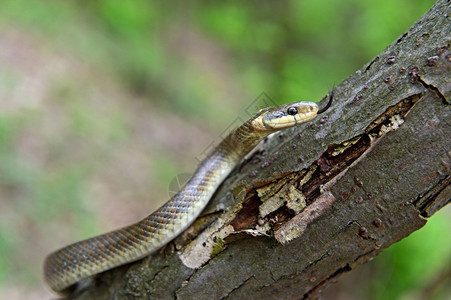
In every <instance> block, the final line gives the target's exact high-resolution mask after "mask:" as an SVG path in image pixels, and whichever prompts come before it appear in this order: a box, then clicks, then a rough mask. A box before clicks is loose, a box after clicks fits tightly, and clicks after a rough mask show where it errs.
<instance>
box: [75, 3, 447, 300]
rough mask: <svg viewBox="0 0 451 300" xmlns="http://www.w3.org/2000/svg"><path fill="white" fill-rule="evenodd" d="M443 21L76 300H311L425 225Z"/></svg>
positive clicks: (412, 38) (439, 13)
mask: <svg viewBox="0 0 451 300" xmlns="http://www.w3.org/2000/svg"><path fill="white" fill-rule="evenodd" d="M450 12H451V10H450V4H449V1H446V0H441V1H438V2H437V3H436V5H435V6H434V7H433V8H432V9H431V10H430V11H429V12H427V13H426V14H425V15H424V16H423V17H422V18H421V19H420V20H419V21H418V22H417V23H416V24H414V25H413V26H412V27H411V28H410V29H409V30H408V31H407V32H405V33H404V34H403V35H402V36H401V37H400V38H399V39H398V40H397V41H395V42H394V43H393V44H392V45H391V46H390V47H388V48H387V49H386V50H385V51H383V52H382V53H380V54H379V55H378V56H377V57H376V58H374V59H373V60H372V61H371V62H370V63H369V64H368V65H366V66H364V67H363V68H362V69H361V70H359V71H357V72H356V73H355V74H353V75H352V76H350V77H349V78H348V79H346V80H345V81H344V82H343V83H342V84H340V85H339V86H337V87H336V88H335V89H334V98H335V102H334V104H333V106H332V108H331V109H330V110H329V111H328V112H327V113H326V114H327V115H326V116H324V117H323V118H318V119H317V120H315V121H314V122H312V123H311V124H307V125H306V126H301V127H297V128H293V129H290V130H287V131H284V132H283V133H278V134H276V135H274V136H272V137H270V138H268V139H267V140H266V141H265V142H264V143H263V144H262V145H260V148H259V150H258V151H256V152H255V153H254V154H253V156H252V157H250V158H249V159H248V160H246V161H245V162H243V164H242V165H241V166H240V167H239V168H237V170H235V172H234V173H232V175H231V176H230V177H229V178H228V179H227V180H226V182H225V183H224V184H223V185H222V187H221V188H220V189H219V190H218V192H217V193H216V195H215V197H214V199H213V200H212V201H211V203H210V204H209V206H208V207H207V209H206V210H205V212H204V214H203V216H202V217H201V218H199V219H198V220H197V221H196V223H195V224H194V225H193V226H191V227H190V228H189V229H188V230H187V231H186V232H185V233H184V234H182V235H181V236H180V237H178V238H177V239H176V240H175V241H174V242H173V243H171V244H170V245H168V246H167V247H166V248H165V249H163V250H162V251H161V252H160V253H156V254H155V255H152V256H149V257H148V258H146V259H143V260H140V261H138V262H136V263H133V264H130V265H127V266H123V267H121V268H117V269H114V270H111V271H108V272H105V273H104V274H101V275H100V276H98V277H97V278H95V279H94V280H92V281H91V282H90V285H89V286H88V287H87V288H86V289H83V290H82V291H78V292H77V293H76V294H74V297H75V298H77V299H105V298H110V299H128V298H130V299H132V298H133V299H148V298H159V299H173V298H177V299H222V298H231V299H241V298H243V299H244V298H246V299H249V298H255V299H257V298H261V299H280V298H284V299H298V298H315V297H316V296H318V295H319V293H320V292H321V290H323V289H324V288H325V287H326V286H327V285H328V284H329V283H330V282H332V280H334V279H335V278H336V277H337V276H338V275H340V274H341V273H344V272H349V271H352V270H353V269H355V268H356V267H357V266H359V265H360V264H363V263H365V262H367V261H369V260H371V259H372V258H373V257H375V256H376V255H378V254H379V253H380V252H381V250H382V249H384V248H386V247H388V246H390V245H391V244H393V243H396V242H397V241H399V240H401V239H402V238H404V237H406V236H408V235H409V234H410V233H412V232H413V231H415V230H418V229H420V228H421V227H422V226H424V225H425V223H426V222H427V218H428V217H430V216H432V215H433V214H434V213H435V212H436V211H437V210H439V209H440V208H442V207H443V206H445V205H446V204H447V203H449V201H450V195H451V186H450V181H451V176H450V164H451V160H450V154H449V145H450V141H451V130H450V122H451V118H450V109H451V106H450V105H449V100H448V99H449V97H450V87H451V85H450V77H449V70H450V67H451V62H450V61H451V52H450V51H449V42H450V36H449V32H450V25H449V17H448V14H449V13H450ZM323 102H325V101H323ZM323 105H324V103H323Z"/></svg>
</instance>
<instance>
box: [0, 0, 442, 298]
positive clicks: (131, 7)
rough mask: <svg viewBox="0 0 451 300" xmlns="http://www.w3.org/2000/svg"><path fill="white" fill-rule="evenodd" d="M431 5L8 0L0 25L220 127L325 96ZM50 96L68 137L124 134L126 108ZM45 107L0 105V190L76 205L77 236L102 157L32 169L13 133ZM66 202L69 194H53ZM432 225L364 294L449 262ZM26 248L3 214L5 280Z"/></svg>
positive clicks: (0, 275) (36, 208)
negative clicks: (110, 109)
mask: <svg viewBox="0 0 451 300" xmlns="http://www.w3.org/2000/svg"><path fill="white" fill-rule="evenodd" d="M434 2H435V1H434V0H397V1H393V0H381V1H357V0H342V1H333V0H326V1H315V0H301V1H299V0H298V1H295V0H285V1H278V2H274V1H269V0H262V1H258V2H257V1H236V0H233V1H226V2H225V1H201V0H194V1H190V2H176V1H169V2H168V1H147V0H133V1H132V0H93V1H80V0H78V1H77V0H72V1H59V0H46V1H42V0H27V1H24V0H2V3H1V9H0V28H2V29H4V28H8V27H9V28H11V27H12V28H19V29H20V30H23V31H26V32H31V33H32V34H35V35H37V36H40V37H43V38H44V39H46V40H47V41H48V44H49V45H51V46H49V47H57V48H59V49H60V50H61V51H63V52H66V53H70V55H72V56H74V57H75V58H77V59H79V60H80V61H83V62H86V63H88V64H89V65H92V66H94V68H95V69H97V70H98V72H99V74H102V73H103V74H105V73H106V74H111V76H113V77H115V78H116V79H117V82H118V84H122V85H123V88H125V89H127V90H128V91H130V92H131V93H132V94H134V95H137V96H139V97H138V98H141V99H148V101H149V102H152V105H154V106H153V107H159V109H166V110H170V111H171V113H174V114H177V115H180V116H183V117H184V118H187V119H191V120H193V122H197V123H198V124H202V125H203V126H207V125H206V124H213V125H212V126H215V125H214V124H215V122H219V121H220V120H224V118H227V117H230V116H231V115H230V112H236V111H237V110H238V109H241V108H242V107H244V106H246V105H247V104H249V103H250V102H251V101H252V100H253V99H255V97H257V96H258V95H260V94H261V93H262V92H267V93H268V94H269V95H271V97H272V98H273V99H274V100H275V101H276V102H279V103H283V102H287V101H294V100H297V99H304V100H313V101H316V100H319V99H320V98H321V97H322V96H324V95H325V94H326V93H327V91H328V89H331V88H332V87H333V86H334V85H335V84H338V83H339V82H341V81H342V80H343V79H344V78H346V77H347V76H349V75H350V74H352V73H353V72H355V71H356V70H357V69H359V68H361V66H362V65H363V64H365V63H367V62H369V61H370V60H371V59H372V58H373V57H374V56H375V55H377V54H378V53H379V52H380V51H382V50H383V49H384V48H385V47H387V46H388V45H389V44H390V43H392V42H393V41H394V40H396V38H397V37H399V36H400V35H402V33H403V32H404V31H405V30H406V29H407V28H409V27H410V26H411V25H412V24H413V23H414V22H415V21H416V20H417V19H418V18H419V17H420V16H421V15H422V14H424V13H425V12H426V11H427V9H429V8H430V7H431V6H432V5H433V3H434ZM199 57H200V58H202V59H199ZM14 76H15V75H14V74H10V73H7V71H5V70H3V71H1V70H0V88H2V89H3V88H5V89H6V88H10V86H13V83H14V81H15V80H16V79H15V77H14ZM51 96H52V97H53V98H55V99H64V101H65V102H64V103H59V104H61V105H62V107H63V108H64V110H65V111H67V112H68V115H69V121H68V124H70V125H69V127H70V131H71V136H69V137H67V138H68V139H69V138H70V139H74V141H80V140H82V139H83V138H85V137H87V136H94V137H93V138H92V139H94V140H95V137H96V136H104V137H105V138H106V139H108V140H117V141H121V140H122V139H125V137H126V135H127V130H128V129H127V126H126V124H125V121H124V119H123V117H122V116H121V114H120V112H117V113H116V114H114V116H113V117H111V118H108V121H107V122H104V121H102V122H100V121H98V120H97V119H96V117H95V115H93V114H92V111H90V110H89V109H88V108H87V106H86V103H84V102H83V101H82V99H83V98H84V95H83V92H82V91H80V90H79V89H77V87H74V86H71V85H70V84H66V83H62V84H61V85H60V86H55V90H54V94H53V95H51ZM1 101H4V100H3V99H0V104H1ZM219 106H220V107H221V110H220V112H221V113H217V112H218V107H219ZM39 113H40V112H39V111H38V112H33V111H22V112H20V113H18V114H15V115H12V116H11V115H7V114H3V113H2V111H1V107H0V165H1V169H0V192H2V191H3V192H4V193H7V194H8V195H14V197H13V198H14V199H15V201H16V200H17V201H16V202H17V203H19V204H17V203H16V205H18V206H21V204H20V201H25V199H28V201H30V202H29V203H27V204H23V205H22V206H21V207H22V208H23V215H24V218H27V219H30V220H34V221H35V222H36V223H38V224H41V223H43V222H44V221H45V220H48V219H52V218H53V217H55V216H57V215H58V214H60V213H61V212H64V211H75V212H76V213H78V212H79V215H80V216H83V217H82V218H83V222H82V223H83V224H84V226H86V228H78V229H77V230H78V231H79V233H80V236H81V235H82V234H83V232H85V231H86V232H87V231H88V230H89V229H88V228H91V227H95V226H94V225H95V221H93V219H92V218H91V217H90V216H89V213H86V207H87V204H86V203H83V200H82V198H83V197H82V195H83V193H85V185H86V182H87V180H89V176H87V174H89V172H90V170H91V169H92V168H95V167H96V165H95V161H96V160H98V159H99V158H101V157H102V155H100V154H99V157H97V156H96V157H86V158H85V157H81V158H79V160H76V162H74V163H72V164H71V163H64V164H63V163H61V162H60V161H58V157H59V154H60V153H61V152H63V151H64V149H65V147H67V145H65V144H63V143H61V144H50V145H48V147H49V148H51V149H52V151H54V156H55V157H56V158H55V161H53V164H51V165H50V166H47V169H46V170H45V172H44V171H42V170H40V166H36V165H30V164H28V163H27V162H26V159H24V158H23V157H21V156H20V153H18V152H17V149H16V144H17V142H18V141H17V140H16V139H17V136H18V135H19V133H20V132H21V130H22V129H23V128H24V127H26V126H27V125H28V124H30V123H32V122H33V120H34V118H38V114H39ZM226 116H227V117H226ZM200 117H202V121H199V119H200ZM95 145H96V143H95V142H93V144H92V145H91V146H93V147H95ZM79 161H83V162H84V163H83V164H80V163H78V162H79ZM155 166H156V167H157V168H158V169H159V170H160V173H161V174H162V175H161V177H159V178H160V179H161V180H163V181H165V182H166V181H167V178H170V177H171V176H172V175H171V174H172V173H173V171H171V170H173V169H175V168H177V167H176V165H175V164H174V162H173V160H172V159H170V158H166V157H163V158H162V159H161V160H159V161H157V162H156V164H155ZM160 184H161V185H164V184H165V183H160ZM1 195H2V194H1V193H0V196H1ZM62 198H64V199H66V200H67V201H64V202H61V201H58V199H62ZM30 203H32V204H30ZM83 212H85V213H83ZM448 216H449V214H448ZM34 221H33V222H34ZM429 223H431V224H428V225H427V226H426V227H425V228H424V229H422V230H420V231H419V232H417V233H414V234H413V235H412V236H411V237H409V238H407V239H405V240H403V241H402V242H400V243H398V244H396V245H394V246H393V247H391V248H390V249H388V250H386V251H384V253H383V254H382V255H381V256H380V257H379V258H377V260H376V262H377V263H378V266H380V270H381V271H380V274H375V276H374V278H373V279H374V281H373V282H372V283H371V284H370V286H369V287H368V297H369V298H373V299H397V298H399V297H401V296H402V295H404V294H405V293H406V291H409V290H415V289H416V288H418V287H421V286H423V285H422V284H423V283H425V282H427V279H428V278H431V277H433V276H434V274H435V275H436V274H439V273H440V272H441V271H442V270H443V267H444V265H445V264H448V266H449V263H450V262H449V254H450V251H451V250H450V242H449V239H444V238H443V237H444V236H447V231H448V230H449V228H450V227H451V224H450V220H449V217H447V215H446V214H440V215H438V216H434V217H433V218H432V219H431V221H430V222H429ZM19 247H27V245H26V244H24V242H23V240H22V239H20V238H18V237H17V236H16V235H15V234H14V228H13V226H12V225H11V224H9V223H8V222H7V220H4V219H1V218H0V254H1V256H0V283H1V281H2V280H4V279H6V278H7V277H8V276H9V275H8V274H11V273H13V272H14V269H15V268H16V266H15V265H16V264H18V263H19V261H20V259H22V258H23V257H15V256H14V255H15V249H18V248H19ZM11 257H15V258H14V259H12V260H11ZM446 257H447V258H448V261H446V259H445V262H443V261H442V260H443V259H444V258H446ZM24 268H27V267H26V266H25V267H24ZM387 270H390V273H389V274H387ZM23 272H24V274H26V275H21V276H22V277H21V278H20V279H21V280H24V281H28V282H31V283H34V284H35V283H36V282H37V281H38V280H39V279H36V278H30V277H31V276H32V275H29V274H31V272H32V271H27V270H25V271H23ZM27 274H28V275H27Z"/></svg>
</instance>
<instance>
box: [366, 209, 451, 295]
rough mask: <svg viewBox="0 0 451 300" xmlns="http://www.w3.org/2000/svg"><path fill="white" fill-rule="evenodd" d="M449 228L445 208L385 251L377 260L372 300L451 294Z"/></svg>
mask: <svg viewBox="0 0 451 300" xmlns="http://www.w3.org/2000/svg"><path fill="white" fill-rule="evenodd" d="M450 226H451V222H450V218H449V208H448V209H443V210H442V211H439V212H438V213H436V214H435V215H434V216H433V217H432V218H431V219H430V220H429V221H428V223H427V226H425V227H424V228H423V229H421V230H418V231H416V232H414V233H412V234H411V235H410V236H409V237H408V238H406V239H404V240H402V241H401V242H399V243H396V244H394V245H392V246H391V247H390V248H388V249H387V250H385V251H384V252H383V254H382V255H380V256H379V257H377V258H376V260H375V264H376V266H377V271H376V274H374V280H372V282H371V285H370V289H369V293H368V295H371V297H372V299H400V298H401V297H402V296H403V298H404V299H409V298H412V299H446V297H447V296H449V295H450V294H449V292H451V287H450V286H449V284H450V282H451V280H450V278H449V276H450V273H451V240H450V239H449V229H450V228H451V227H450ZM441 285H442V286H441ZM443 285H447V287H446V286H443ZM443 288H444V289H443ZM443 291H447V292H448V294H442V293H443ZM422 293H424V294H422Z"/></svg>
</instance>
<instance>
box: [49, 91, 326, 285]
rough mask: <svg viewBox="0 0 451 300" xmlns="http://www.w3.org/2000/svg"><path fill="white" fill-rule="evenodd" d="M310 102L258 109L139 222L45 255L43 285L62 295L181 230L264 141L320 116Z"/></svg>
mask: <svg viewBox="0 0 451 300" xmlns="http://www.w3.org/2000/svg"><path fill="white" fill-rule="evenodd" d="M331 101H332V94H331V95H330V101H329V104H328V105H327V106H326V107H325V108H324V109H323V110H321V111H319V110H318V106H317V105H316V104H315V103H313V102H294V103H289V104H284V105H280V106H275V107H270V108H266V109H262V110H260V111H259V112H258V113H257V115H256V116H255V117H253V118H252V119H250V120H248V121H247V122H245V123H244V124H243V125H241V126H240V127H238V128H237V129H236V130H234V131H233V132H232V133H231V134H230V135H228V136H227V137H226V138H225V139H224V140H222V142H221V143H220V144H219V145H218V146H217V147H216V148H215V149H214V151H213V152H212V153H210V154H209V156H208V157H207V158H206V159H205V160H203V161H202V163H201V164H200V165H199V167H198V168H197V170H196V171H195V172H194V175H193V176H192V177H191V179H190V180H189V181H188V182H187V183H186V185H185V186H184V187H183V188H182V189H181V190H180V191H179V192H178V193H177V194H176V195H174V196H173V197H172V198H171V199H170V200H169V201H168V202H166V203H165V204H164V205H163V206H162V207H160V208H159V209H157V210H156V211H155V212H153V213H152V214H151V215H149V216H148V217H146V218H144V219H143V220H141V221H139V222H137V223H135V224H133V225H130V226H127V227H124V228H121V229H118V230H115V231H112V232H109V233H105V234H102V235H99V236H96V237H93V238H90V239H87V240H84V241H81V242H77V243H74V244H71V245H69V246H66V247H64V248H62V249H60V250H57V251H55V252H53V253H52V254H50V255H49V256H48V257H47V258H46V260H45V263H44V276H45V281H46V282H47V284H48V285H49V286H50V287H51V288H52V289H53V290H54V291H56V292H63V291H64V290H65V289H66V288H68V287H70V286H72V285H73V284H75V283H77V282H78V281H80V280H82V279H85V278H88V277H90V276H92V275H94V274H98V273H100V272H103V271H106V270H109V269H112V268H115V267H117V266H120V265H123V264H127V263H130V262H133V261H135V260H138V259H140V258H143V257H145V256H147V255H149V254H151V253H153V252H155V251H156V250H158V249H159V248H161V247H162V246H164V245H165V244H167V243H168V242H170V241H171V240H172V239H174V238H175V237H176V236H177V235H179V234H180V233H181V232H182V231H184V230H185V229H186V228H187V227H188V226H189V225H190V224H191V223H192V222H193V221H194V220H195V219H196V218H197V217H198V216H199V214H200V213H201V212H202V210H203V209H204V208H205V206H206V205H207V203H208V201H209V200H210V198H211V197H212V196H213V194H214V193H215V191H216V189H217V188H218V186H219V185H220V184H221V182H222V181H223V180H224V179H225V178H226V177H227V176H228V175H229V173H230V172H231V171H232V170H233V169H234V168H235V166H236V165H237V164H238V163H239V162H240V161H241V160H242V159H243V157H244V156H245V155H246V154H247V153H248V152H249V151H251V150H252V149H253V148H254V147H255V146H256V145H257V144H258V143H259V142H260V141H261V140H262V139H263V138H264V137H266V136H267V135H268V134H270V133H273V132H275V131H278V130H281V129H284V128H288V127H292V126H294V125H297V124H302V123H305V122H307V121H310V120H312V119H314V118H315V117H316V116H317V114H319V113H322V112H324V111H325V110H326V109H327V108H328V107H329V105H330V103H331Z"/></svg>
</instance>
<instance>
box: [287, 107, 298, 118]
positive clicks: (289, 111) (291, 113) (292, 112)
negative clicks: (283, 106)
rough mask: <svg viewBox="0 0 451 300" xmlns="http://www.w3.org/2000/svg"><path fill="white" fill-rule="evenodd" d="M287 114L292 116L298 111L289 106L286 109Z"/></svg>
mask: <svg viewBox="0 0 451 300" xmlns="http://www.w3.org/2000/svg"><path fill="white" fill-rule="evenodd" d="M287 113H288V114H289V115H292V116H294V115H295V114H297V113H298V110H297V109H296V107H293V106H291V107H288V109H287Z"/></svg>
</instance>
